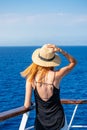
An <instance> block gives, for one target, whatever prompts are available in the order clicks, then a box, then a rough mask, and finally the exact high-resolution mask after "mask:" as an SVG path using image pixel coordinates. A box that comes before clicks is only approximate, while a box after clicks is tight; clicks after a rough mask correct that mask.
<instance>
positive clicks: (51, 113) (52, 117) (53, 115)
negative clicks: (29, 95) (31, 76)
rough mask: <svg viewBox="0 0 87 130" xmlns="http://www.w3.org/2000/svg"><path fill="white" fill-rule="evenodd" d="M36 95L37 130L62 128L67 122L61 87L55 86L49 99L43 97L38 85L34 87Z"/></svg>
mask: <svg viewBox="0 0 87 130" xmlns="http://www.w3.org/2000/svg"><path fill="white" fill-rule="evenodd" d="M52 85H53V84H52ZM34 95H35V102H36V119H35V130H60V129H61V128H62V127H63V126H64V124H65V116H64V110H63V107H62V105H61V102H60V89H57V88H56V87H55V86H53V94H52V96H51V97H50V98H49V99H48V100H47V101H44V100H43V99H41V97H40V96H39V93H38V90H37V87H35V89H34Z"/></svg>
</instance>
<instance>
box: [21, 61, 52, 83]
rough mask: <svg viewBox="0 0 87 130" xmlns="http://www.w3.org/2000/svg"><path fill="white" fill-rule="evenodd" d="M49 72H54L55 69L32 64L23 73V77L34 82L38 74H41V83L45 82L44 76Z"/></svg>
mask: <svg viewBox="0 0 87 130" xmlns="http://www.w3.org/2000/svg"><path fill="white" fill-rule="evenodd" d="M49 70H53V67H43V66H39V65H37V64H35V63H32V64H31V65H30V66H29V67H28V68H26V69H25V70H24V71H23V72H21V76H22V77H25V78H27V79H28V80H29V81H30V82H32V81H33V80H34V79H35V76H36V74H37V72H40V75H39V81H43V80H44V76H45V75H46V73H47V72H48V71H49Z"/></svg>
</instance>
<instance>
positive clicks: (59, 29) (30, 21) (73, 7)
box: [0, 0, 87, 46]
mask: <svg viewBox="0 0 87 130" xmlns="http://www.w3.org/2000/svg"><path fill="white" fill-rule="evenodd" d="M46 43H53V44H56V45H87V0H0V46H30V45H31V46H32V45H42V44H46Z"/></svg>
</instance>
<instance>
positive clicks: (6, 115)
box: [0, 99, 87, 121]
mask: <svg viewBox="0 0 87 130" xmlns="http://www.w3.org/2000/svg"><path fill="white" fill-rule="evenodd" d="M61 103H62V104H87V100H68V99H62V100H61ZM34 108H35V103H33V104H32V105H31V107H30V108H27V109H26V108H25V107H24V106H22V107H18V108H15V109H11V110H8V111H5V112H1V113H0V121H4V120H6V119H9V118H12V117H15V116H18V115H21V114H23V113H26V112H28V111H31V110H33V109H34Z"/></svg>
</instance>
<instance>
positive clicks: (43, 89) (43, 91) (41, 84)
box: [33, 70, 60, 101]
mask: <svg viewBox="0 0 87 130" xmlns="http://www.w3.org/2000/svg"><path fill="white" fill-rule="evenodd" d="M39 75H40V73H38V74H37V75H36V77H35V81H34V85H33V86H34V89H35V87H36V88H37V91H38V94H39V96H40V97H41V99H42V100H45V101H47V100H48V99H49V98H50V97H51V96H52V95H53V89H54V87H55V88H57V89H59V82H60V79H59V80H58V79H57V80H56V72H54V71H51V70H50V71H48V73H47V74H46V75H45V77H43V80H42V81H39Z"/></svg>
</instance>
